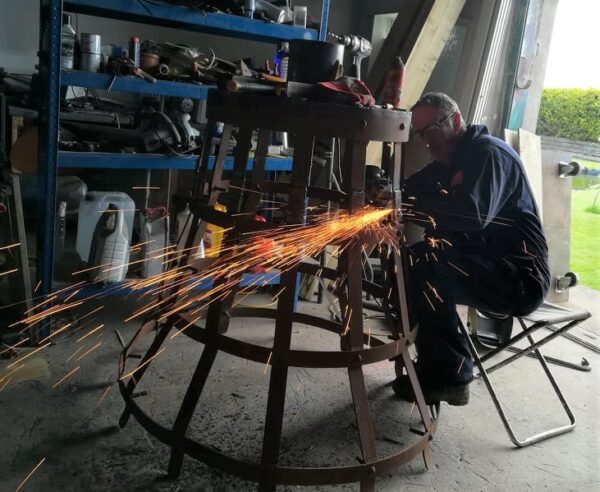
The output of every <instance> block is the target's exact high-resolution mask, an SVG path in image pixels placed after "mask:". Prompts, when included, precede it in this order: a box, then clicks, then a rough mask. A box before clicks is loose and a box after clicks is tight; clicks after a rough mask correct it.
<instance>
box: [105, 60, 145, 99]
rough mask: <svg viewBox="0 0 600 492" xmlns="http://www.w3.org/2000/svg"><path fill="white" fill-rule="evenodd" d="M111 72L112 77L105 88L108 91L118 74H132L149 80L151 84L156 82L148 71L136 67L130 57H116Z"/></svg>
mask: <svg viewBox="0 0 600 492" xmlns="http://www.w3.org/2000/svg"><path fill="white" fill-rule="evenodd" d="M112 73H113V76H112V79H111V80H110V84H109V85H108V88H107V89H106V90H107V91H108V92H110V90H111V89H112V87H113V84H114V83H115V80H116V79H117V77H118V76H120V75H121V76H126V75H133V76H135V77H139V78H141V79H144V80H147V81H148V82H151V83H153V84H154V83H156V79H155V78H154V77H153V76H152V75H150V74H149V73H148V72H145V71H144V70H142V69H141V68H140V67H137V66H136V65H135V62H134V61H133V60H131V59H130V58H117V59H116V60H115V61H114V64H113V69H112Z"/></svg>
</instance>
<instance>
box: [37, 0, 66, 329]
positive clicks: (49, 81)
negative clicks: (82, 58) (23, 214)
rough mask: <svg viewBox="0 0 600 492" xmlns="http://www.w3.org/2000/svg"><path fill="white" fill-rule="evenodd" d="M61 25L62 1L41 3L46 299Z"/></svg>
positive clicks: (42, 273) (40, 260) (41, 254)
mask: <svg viewBox="0 0 600 492" xmlns="http://www.w3.org/2000/svg"><path fill="white" fill-rule="evenodd" d="M61 23H62V2H61V0H40V48H39V57H40V63H39V71H40V87H47V88H48V90H46V91H41V96H40V112H39V115H40V120H39V150H38V176H39V179H38V187H39V193H38V197H39V206H38V209H39V213H40V224H39V231H38V238H37V278H38V280H40V281H41V286H40V287H41V289H40V290H39V293H40V294H41V295H42V296H47V295H49V294H50V292H51V290H52V278H53V272H54V222H55V221H54V219H55V217H54V215H55V213H56V175H57V152H58V118H59V105H60V39H61ZM49 321H50V320H49V319H48V318H46V319H45V320H44V322H43V324H42V327H41V331H40V336H41V337H45V336H47V335H48V334H49V331H50V328H49Z"/></svg>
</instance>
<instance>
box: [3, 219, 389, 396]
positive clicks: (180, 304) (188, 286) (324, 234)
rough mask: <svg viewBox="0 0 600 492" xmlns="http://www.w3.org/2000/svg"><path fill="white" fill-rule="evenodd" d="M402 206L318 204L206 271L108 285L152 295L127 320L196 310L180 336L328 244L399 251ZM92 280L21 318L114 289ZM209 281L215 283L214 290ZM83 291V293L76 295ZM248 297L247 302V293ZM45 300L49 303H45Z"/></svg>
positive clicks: (160, 251) (81, 354) (172, 249)
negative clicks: (96, 286)
mask: <svg viewBox="0 0 600 492" xmlns="http://www.w3.org/2000/svg"><path fill="white" fill-rule="evenodd" d="M394 212H395V209H393V208H388V209H379V208H377V209H374V208H366V209H364V210H363V211H362V212H360V213H356V214H350V213H348V212H345V211H334V212H323V211H321V210H318V211H315V212H312V213H310V214H309V218H308V223H307V224H285V225H282V226H273V228H271V229H265V230H260V231H255V232H249V233H245V234H243V235H242V240H241V241H238V242H237V243H236V244H234V245H231V246H222V247H221V248H220V251H219V256H218V257H216V258H214V259H213V261H212V263H209V264H208V266H207V267H205V268H203V269H202V270H201V271H200V272H198V273H193V271H192V270H191V269H190V268H189V266H187V265H182V266H177V267H173V268H169V269H167V271H165V272H164V273H161V274H158V275H155V276H152V277H149V278H146V279H142V280H139V279H136V280H130V281H126V282H124V283H121V284H119V285H115V286H114V287H111V288H110V289H108V290H111V291H112V290H118V289H124V290H125V289H127V290H131V291H132V292H133V293H138V294H139V295H140V296H141V298H145V299H147V302H144V304H143V306H141V307H140V308H138V309H137V310H135V311H134V312H133V313H132V314H131V316H129V317H128V318H127V319H126V320H125V321H129V320H133V319H136V318H140V317H141V316H143V315H148V314H152V313H160V316H161V319H165V318H167V317H170V316H173V315H175V314H178V313H179V314H180V313H183V312H186V311H187V312H188V313H189V319H188V321H189V323H188V324H187V325H186V326H184V327H183V328H180V329H179V330H178V331H177V332H176V333H175V335H173V336H177V335H178V334H180V333H182V332H183V331H185V330H186V328H188V327H189V326H191V325H193V324H194V323H195V322H196V321H198V320H199V319H201V318H202V316H203V315H204V314H205V312H201V311H203V310H204V309H206V307H208V306H209V305H210V304H211V303H213V302H219V301H222V300H224V299H226V298H228V297H229V296H232V295H236V294H237V295H239V294H245V295H244V298H245V296H246V295H249V294H251V293H252V292H254V291H255V289H257V288H259V287H260V286H263V285H266V284H267V283H269V281H270V279H271V278H272V273H273V272H277V271H279V273H280V274H281V273H283V272H286V271H289V270H291V269H294V268H296V267H297V266H298V265H299V264H300V263H301V262H302V261H303V260H304V259H305V258H314V257H317V256H318V255H319V254H321V253H322V252H323V251H324V250H325V247H326V246H331V248H330V251H329V252H328V253H331V254H334V255H335V254H337V255H338V256H339V255H340V254H341V253H343V252H344V251H345V250H346V248H348V247H349V246H350V245H351V244H357V243H358V244H361V245H363V247H369V248H373V247H379V246H381V245H382V244H388V245H391V246H392V247H391V248H389V251H390V254H391V253H392V251H396V253H398V252H399V251H398V246H397V245H396V243H397V242H398V231H397V228H396V227H395V226H394V220H393V217H394ZM389 219H392V220H389ZM359 241H360V243H359ZM150 242H151V241H148V242H147V244H150ZM137 246H140V245H137ZM196 248H197V246H192V247H191V248H187V249H183V250H182V249H177V247H176V245H168V246H165V247H162V248H154V249H152V250H151V251H149V252H147V255H146V256H147V257H146V259H145V260H142V261H148V260H152V259H163V260H166V262H173V258H176V257H178V256H184V255H185V254H190V255H193V254H194V251H195V249H196ZM331 250H333V251H331ZM142 261H139V260H135V261H133V262H131V263H130V264H133V263H141V262H142ZM171 264H172V263H171ZM112 268H113V265H112V264H110V263H109V264H104V265H99V266H95V267H90V268H86V269H84V270H79V271H77V272H74V273H73V275H77V274H82V273H85V272H89V271H94V270H95V271H104V272H106V271H109V270H111V269H112ZM256 271H260V272H265V274H264V275H255V276H254V278H253V280H251V283H250V285H248V286H247V287H244V288H243V289H240V288H239V282H240V280H241V277H242V275H243V274H244V273H246V272H256ZM89 284H90V282H88V281H86V280H81V281H80V282H77V283H76V284H74V285H71V286H69V287H66V288H63V289H60V290H59V291H55V292H53V293H52V294H50V295H49V296H48V297H47V298H46V299H45V300H44V301H43V302H42V303H40V304H38V305H37V306H36V307H35V308H34V309H32V310H29V311H28V312H27V313H25V317H24V318H23V319H22V320H20V321H18V322H17V323H15V324H16V325H21V326H24V327H25V329H28V328H31V327H32V326H34V325H36V324H37V323H40V322H41V321H43V320H44V319H46V318H47V317H49V316H53V315H57V314H60V313H66V312H69V311H71V310H73V309H75V308H80V306H82V305H84V304H85V303H87V302H88V301H90V300H92V299H95V298H97V297H100V296H102V295H106V292H107V289H104V290H103V292H102V294H93V295H87V296H86V295H82V294H81V289H82V288H83V287H84V286H85V285H89ZM336 285H337V288H338V289H343V288H346V277H345V276H343V277H342V278H340V279H338V281H337V283H336ZM207 286H209V287H208V288H207ZM283 292H284V288H283V287H282V288H281V289H280V290H279V292H277V294H275V295H274V296H273V301H275V302H276V301H277V300H278V299H279V298H280V296H281V294H282V293H283ZM78 294H79V296H80V297H76V296H78ZM240 300H243V298H242V299H240ZM40 306H44V307H43V308H42V309H40ZM103 308H104V306H99V307H96V308H94V309H92V310H91V311H89V312H87V314H84V315H83V316H80V317H79V321H81V320H83V319H84V318H88V317H90V316H92V315H93V314H94V313H96V312H98V311H99V310H101V309H103ZM348 308H349V306H348V305H346V315H347V316H346V317H345V318H346V324H345V329H344V331H343V333H342V336H343V335H346V334H347V333H348V332H349V330H350V320H351V319H352V312H351V310H348ZM74 324H75V321H71V323H69V324H66V325H64V326H62V327H61V328H59V329H58V330H56V331H55V332H53V333H52V334H51V335H49V336H46V338H44V339H43V341H42V343H43V345H42V346H40V347H38V348H37V349H36V350H33V351H32V352H30V353H28V354H27V355H25V356H23V357H20V358H19V359H17V360H16V361H15V362H14V363H13V364H11V366H14V365H16V364H17V363H20V362H21V361H22V360H23V359H26V358H27V357H30V356H31V355H33V354H35V353H37V352H39V351H40V350H43V349H44V348H46V347H48V346H49V345H50V343H51V342H50V341H48V340H49V339H50V338H51V337H53V336H55V335H58V334H59V333H63V332H64V331H66V330H67V329H68V328H69V327H70V326H71V325H74ZM102 328H103V325H98V326H96V327H95V328H93V329H91V330H90V331H88V332H87V333H86V334H83V335H82V336H80V337H79V338H78V339H77V342H78V343H81V342H83V341H87V340H86V339H88V337H90V336H91V335H93V334H95V333H98V332H100V331H101V330H102ZM173 336H172V337H171V338H173ZM369 341H370V340H369ZM44 342H45V343H44ZM101 345H102V342H97V343H95V344H93V345H91V346H89V345H88V346H85V345H84V344H82V345H81V346H80V347H78V348H77V350H76V351H75V352H74V353H73V354H71V355H70V356H69V357H68V359H67V361H66V362H69V361H71V360H73V359H74V361H75V362H79V361H81V360H82V359H84V358H85V357H87V356H88V355H89V354H91V353H92V352H93V351H95V350H97V349H98V348H100V347H101ZM163 350H165V349H164V348H163V349H161V350H160V351H158V352H157V353H156V354H155V355H154V356H152V357H151V358H149V359H148V360H146V361H144V362H143V363H142V364H140V365H139V366H138V367H137V368H136V369H134V370H133V371H131V372H129V373H127V374H125V375H123V376H121V378H120V379H121V380H123V379H127V378H129V377H132V376H133V375H134V374H135V373H136V372H137V371H139V370H140V369H141V368H142V367H144V366H146V365H147V364H149V363H150V362H151V361H152V360H153V359H154V358H156V357H157V356H158V355H160V354H161V353H162V351H163ZM271 356H272V353H271V354H270V356H269V360H268V361H267V363H266V368H265V374H266V371H267V370H268V366H269V364H270V359H271ZM11 366H9V367H11ZM77 367H80V366H77ZM77 370H78V369H74V370H73V371H71V373H69V374H67V376H65V378H64V379H66V377H69V376H71V375H72V374H74V373H75V372H76V371H77ZM64 379H63V380H64ZM60 382H62V380H61V381H60ZM60 382H58V383H57V385H58V384H59V383H60Z"/></svg>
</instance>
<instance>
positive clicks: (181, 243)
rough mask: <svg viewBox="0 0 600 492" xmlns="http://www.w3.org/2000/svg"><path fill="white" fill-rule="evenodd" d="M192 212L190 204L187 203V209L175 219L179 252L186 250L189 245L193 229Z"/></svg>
mask: <svg viewBox="0 0 600 492" xmlns="http://www.w3.org/2000/svg"><path fill="white" fill-rule="evenodd" d="M191 215H192V212H191V211H190V204H189V203H186V204H185V208H184V209H183V210H182V211H181V212H179V213H178V214H177V217H176V219H175V234H176V240H177V251H181V250H182V249H185V245H186V243H187V238H188V234H189V233H190V228H191V227H192V216H191Z"/></svg>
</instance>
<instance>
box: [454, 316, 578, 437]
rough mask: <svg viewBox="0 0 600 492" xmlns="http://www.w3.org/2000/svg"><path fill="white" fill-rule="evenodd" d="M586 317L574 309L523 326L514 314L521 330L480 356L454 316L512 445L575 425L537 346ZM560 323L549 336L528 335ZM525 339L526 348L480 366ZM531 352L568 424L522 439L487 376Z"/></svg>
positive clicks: (549, 435) (551, 434)
mask: <svg viewBox="0 0 600 492" xmlns="http://www.w3.org/2000/svg"><path fill="white" fill-rule="evenodd" d="M589 317H590V313H588V312H587V311H578V312H572V314H571V315H568V314H567V315H564V316H562V317H561V318H557V319H546V320H540V321H536V322H534V323H533V324H531V325H530V326H527V324H526V323H525V319H526V318H524V317H517V319H518V320H519V323H520V325H521V328H522V330H523V331H521V332H520V333H518V334H517V335H515V336H513V337H511V338H510V340H508V341H506V342H505V343H502V344H501V345H499V346H498V347H497V348H495V349H493V350H490V351H487V352H486V353H485V355H483V356H480V355H479V352H478V350H477V347H476V346H475V343H474V342H473V340H472V337H471V336H470V335H469V333H468V331H467V329H466V328H465V326H464V324H463V323H462V320H461V319H460V317H459V318H458V323H459V329H460V331H461V332H462V334H463V336H465V337H466V338H467V341H468V343H469V348H470V350H471V354H472V355H473V359H474V360H475V364H476V365H477V368H478V369H479V375H480V377H481V378H482V379H483V382H484V383H485V386H486V387H487V390H488V392H489V393H490V396H491V398H492V401H493V402H494V406H495V407H496V410H497V411H498V415H499V416H500V419H501V420H502V424H503V425H504V428H505V429H506V432H507V433H508V437H509V438H510V440H511V441H512V442H513V444H514V445H515V446H517V447H519V448H523V447H526V446H530V445H531V444H534V443H536V442H540V441H543V440H545V439H549V438H550V437H554V436H558V435H560V434H564V433H566V432H570V431H572V430H573V429H574V428H575V425H576V422H575V416H574V415H573V412H572V410H571V408H570V407H569V404H568V403H567V400H566V399H565V397H564V395H563V394H562V392H561V390H560V388H559V386H558V383H557V382H556V380H555V379H554V376H553V375H552V372H551V371H550V368H549V367H548V364H547V363H546V359H545V358H544V356H543V355H542V353H541V352H540V350H539V349H540V347H541V346H543V345H545V344H546V343H548V342H550V341H551V340H553V339H554V338H556V337H558V336H559V335H561V334H563V333H566V332H568V330H570V329H571V328H573V327H574V326H575V325H578V324H579V323H581V322H582V321H584V320H586V319H587V318H589ZM563 323H564V325H563V326H561V327H560V328H557V329H556V331H553V332H552V333H550V334H549V335H547V336H545V337H544V338H542V339H541V340H539V341H537V342H536V341H535V340H534V339H533V337H532V333H533V332H535V331H537V330H539V329H540V328H547V327H549V326H554V325H555V324H563ZM472 336H473V338H475V339H476V337H477V334H476V333H473V335H472ZM525 338H527V340H528V342H529V346H528V347H526V348H524V349H521V350H519V349H517V351H516V353H514V354H513V355H511V356H510V357H508V358H506V359H504V360H502V361H500V362H498V363H496V364H494V365H493V366H491V367H489V368H488V369H486V368H485V367H484V365H483V364H484V362H486V361H487V360H489V359H491V358H492V357H494V356H495V355H498V354H499V353H500V352H502V351H504V350H508V349H510V348H512V346H513V345H514V344H515V343H517V342H519V341H520V340H523V339H525ZM531 352H534V353H535V355H536V358H537V359H538V360H539V361H540V364H541V365H542V369H543V370H544V373H545V374H546V376H547V377H548V380H549V381H550V384H551V385H552V388H553V389H554V392H555V394H556V396H557V397H558V399H559V400H560V403H561V404H562V406H563V408H564V410H565V413H566V414H567V417H568V419H569V424H566V425H563V426H559V427H554V428H552V429H549V430H546V431H543V432H540V433H538V434H534V435H532V436H529V437H526V438H524V439H520V438H518V437H517V435H516V433H515V431H514V429H513V426H512V425H511V423H510V420H509V419H508V417H507V415H506V412H505V411H504V407H503V405H502V403H501V402H500V399H499V398H498V395H497V393H496V390H495V388H494V385H493V384H492V382H491V380H490V378H489V374H490V373H492V372H493V371H496V370H498V369H501V368H502V367H505V366H507V365H509V364H511V363H512V362H514V361H515V360H517V359H520V358H521V357H523V356H525V355H527V354H529V353H531Z"/></svg>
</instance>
